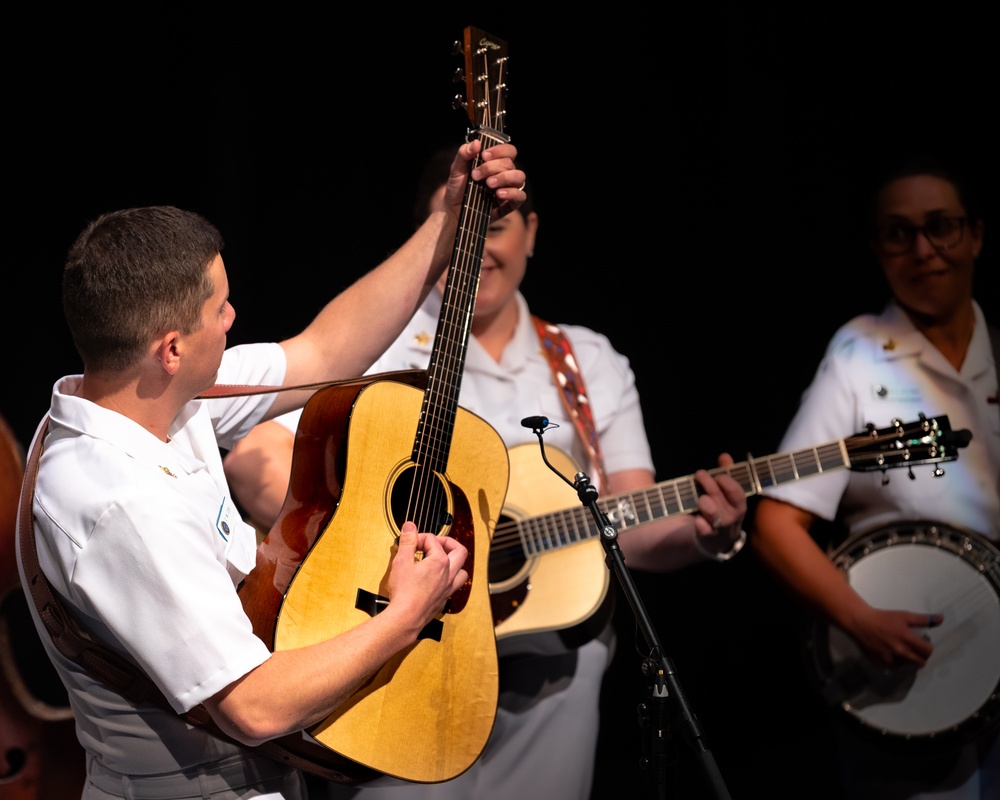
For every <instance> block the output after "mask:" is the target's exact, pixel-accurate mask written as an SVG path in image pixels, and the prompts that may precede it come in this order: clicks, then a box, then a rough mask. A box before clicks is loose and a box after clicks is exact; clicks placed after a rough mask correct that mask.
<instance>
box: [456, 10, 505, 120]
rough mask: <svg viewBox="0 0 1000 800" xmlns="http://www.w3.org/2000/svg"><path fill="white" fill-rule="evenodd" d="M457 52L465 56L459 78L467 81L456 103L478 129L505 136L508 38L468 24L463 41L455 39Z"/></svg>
mask: <svg viewBox="0 0 1000 800" xmlns="http://www.w3.org/2000/svg"><path fill="white" fill-rule="evenodd" d="M455 51H456V54H459V55H463V56H464V57H465V61H464V65H463V67H462V68H461V69H459V70H458V72H456V76H455V80H456V82H464V84H465V97H464V98H463V97H462V96H461V95H459V96H458V97H456V98H455V106H456V107H461V108H464V109H465V112H466V114H467V115H468V117H469V123H470V124H471V126H472V128H473V129H474V130H488V131H490V132H492V133H493V134H499V135H500V138H503V139H506V138H508V137H506V136H503V133H504V128H505V124H506V117H507V80H508V67H507V65H508V62H509V60H510V59H509V56H508V54H507V42H505V41H504V40H503V39H498V38H497V37H496V36H491V35H490V34H488V33H486V32H485V31H482V30H480V29H479V28H473V27H468V28H466V29H465V31H464V34H463V41H462V42H461V43H459V42H456V43H455Z"/></svg>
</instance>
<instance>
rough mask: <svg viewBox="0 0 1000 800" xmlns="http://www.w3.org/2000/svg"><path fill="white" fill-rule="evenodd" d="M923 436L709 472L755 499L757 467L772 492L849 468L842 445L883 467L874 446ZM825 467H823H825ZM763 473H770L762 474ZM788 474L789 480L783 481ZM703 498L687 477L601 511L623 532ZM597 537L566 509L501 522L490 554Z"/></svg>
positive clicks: (895, 457)
mask: <svg viewBox="0 0 1000 800" xmlns="http://www.w3.org/2000/svg"><path fill="white" fill-rule="evenodd" d="M923 431H924V428H923V426H922V425H920V426H916V427H912V428H903V429H900V430H899V431H898V432H897V430H896V429H884V430H882V431H878V432H877V433H878V434H879V436H878V437H873V436H871V435H858V436H854V437H849V438H848V439H844V440H842V441H836V442H830V443H828V444H824V445H819V446H817V447H813V448H804V449H802V450H796V451H792V452H788V453H779V454H776V455H772V456H765V457H762V458H756V459H751V461H744V462H741V463H735V464H732V465H730V466H729V467H716V468H713V469H710V470H708V472H709V474H711V475H713V476H715V475H720V474H726V475H730V476H731V477H734V478H735V479H736V480H737V482H739V483H741V485H743V487H744V491H746V493H747V496H748V497H749V496H752V495H755V494H757V493H758V492H757V489H756V487H755V486H754V485H752V484H753V481H752V479H751V476H750V473H751V466H750V465H751V463H752V464H753V472H754V473H756V474H758V475H766V476H768V480H767V486H771V485H780V484H782V483H786V482H789V481H796V480H801V479H804V478H808V477H813V476H819V475H822V474H823V472H824V471H826V472H829V471H830V469H831V464H829V463H824V462H828V461H829V458H830V457H831V456H832V455H833V454H835V455H836V458H837V463H836V464H834V465H832V466H833V467H834V468H841V467H844V466H848V465H847V464H845V463H844V461H843V458H842V457H841V456H840V446H841V444H843V447H844V450H846V451H847V452H848V453H851V454H853V455H852V457H851V459H850V463H852V464H854V465H855V466H860V465H862V464H864V465H865V466H877V465H878V460H879V459H880V458H882V459H885V456H884V455H883V454H881V453H880V451H878V450H877V449H876V450H874V451H873V442H876V443H878V447H881V444H882V442H884V441H885V439H886V438H888V439H890V440H892V441H895V440H896V439H898V438H899V437H902V438H904V439H905V438H907V437H912V436H913V435H914V434H915V433H922V432H923ZM907 452H908V453H909V454H910V455H912V454H913V453H914V452H915V448H913V447H910V448H907V451H905V452H904V451H902V450H901V451H898V452H895V453H890V458H889V459H886V463H885V469H887V470H888V469H894V468H898V467H903V466H907V465H908V464H909V463H912V459H910V460H908V459H907V455H906V453H907ZM824 453H825V454H827V458H826V459H824V458H822V457H821V454H824ZM942 460H943V459H942ZM776 463H777V464H781V465H787V464H790V465H797V468H796V472H798V471H800V470H802V469H803V465H805V464H807V463H811V464H813V465H814V468H816V469H819V471H815V472H812V473H810V474H806V475H796V473H795V472H792V471H790V468H789V467H788V466H784V467H783V468H779V469H778V470H777V471H776V470H775V468H774V465H775V464H776ZM820 465H822V466H821V467H820ZM762 467H764V468H766V469H762ZM785 474H787V477H782V476H783V475H785ZM698 492H699V487H698V484H697V481H696V480H695V478H694V476H693V475H687V476H684V477H682V478H677V479H675V480H672V481H667V482H664V483H659V484H656V485H655V486H651V487H646V488H644V489H640V490H637V491H635V492H625V493H621V494H615V495H612V496H610V497H609V498H607V499H602V500H600V501H599V505H600V507H601V509H602V510H603V511H604V512H605V513H606V514H609V515H610V516H611V521H612V523H613V524H614V525H615V527H616V528H617V529H618V530H619V531H622V530H626V529H628V528H630V527H637V526H638V525H643V524H647V523H648V522H652V521H655V520H656V519H659V518H661V517H667V516H671V515H675V514H687V513H693V512H695V511H696V510H697V507H696V504H697V496H698ZM596 535H597V531H596V530H594V527H593V520H592V517H591V516H590V515H589V514H588V513H586V511H585V510H584V509H582V508H566V509H560V510H557V511H552V512H548V513H546V514H541V515H538V516H533V517H529V518H522V519H510V518H508V519H501V520H500V521H499V522H498V523H497V525H496V528H495V530H494V536H493V542H492V545H491V548H490V550H491V552H494V551H495V552H496V553H497V554H498V555H502V554H503V551H505V550H511V549H517V550H521V551H522V553H523V555H524V557H525V558H529V557H531V556H533V555H538V554H540V553H543V552H545V551H550V550H553V549H558V548H561V547H564V546H567V545H573V544H577V543H582V542H586V541H590V540H591V539H593V538H594V537H595V536H596Z"/></svg>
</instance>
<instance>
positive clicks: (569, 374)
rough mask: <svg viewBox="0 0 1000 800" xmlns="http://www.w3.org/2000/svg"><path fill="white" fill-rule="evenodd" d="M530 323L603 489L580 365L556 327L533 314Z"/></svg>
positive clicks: (603, 474)
mask: <svg viewBox="0 0 1000 800" xmlns="http://www.w3.org/2000/svg"><path fill="white" fill-rule="evenodd" d="M531 321H532V322H533V323H534V324H535V330H536V331H537V332H538V338H539V340H541V343H542V349H543V350H544V352H545V355H546V357H547V358H548V360H549V366H550V367H551V368H552V377H553V379H554V380H555V383H556V386H557V387H558V389H559V397H560V398H562V401H563V406H565V408H566V413H567V414H569V418H570V419H571V420H573V423H574V424H575V425H576V431H577V433H578V434H579V436H580V441H582V442H583V446H584V447H585V448H586V449H587V452H588V453H589V454H590V460H591V462H592V463H593V465H594V468H595V469H596V470H597V473H598V475H600V477H601V486H602V487H603V488H605V489H606V488H607V486H608V476H607V473H606V472H605V470H604V457H603V456H602V455H601V442H600V440H599V439H598V436H597V429H596V427H595V426H594V412H593V410H592V409H591V407H590V401H589V399H588V398H587V388H586V386H585V385H584V383H583V374H582V373H581V372H580V365H579V363H578V362H577V360H576V357H575V356H574V355H573V348H572V347H571V346H570V343H569V339H567V338H566V334H565V333H563V332H562V330H561V329H560V328H559V326H558V325H553V324H552V323H551V322H546V321H545V320H543V319H541V318H540V317H537V316H535V315H534V314H532V315H531Z"/></svg>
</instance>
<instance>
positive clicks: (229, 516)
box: [215, 497, 241, 542]
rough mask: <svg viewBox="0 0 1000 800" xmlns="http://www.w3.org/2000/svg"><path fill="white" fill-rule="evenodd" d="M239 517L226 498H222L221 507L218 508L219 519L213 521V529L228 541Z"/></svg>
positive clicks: (233, 506)
mask: <svg viewBox="0 0 1000 800" xmlns="http://www.w3.org/2000/svg"><path fill="white" fill-rule="evenodd" d="M240 519H241V518H240V515H239V513H238V512H237V511H236V506H235V505H233V503H232V501H231V500H230V499H229V498H228V497H223V498H222V505H221V506H219V518H218V519H217V520H216V521H215V528H216V530H217V531H218V532H219V535H220V536H221V537H222V538H223V539H225V540H226V541H227V542H228V541H229V536H230V534H231V533H232V532H233V531H235V530H236V526H237V523H238V522H239V521H240Z"/></svg>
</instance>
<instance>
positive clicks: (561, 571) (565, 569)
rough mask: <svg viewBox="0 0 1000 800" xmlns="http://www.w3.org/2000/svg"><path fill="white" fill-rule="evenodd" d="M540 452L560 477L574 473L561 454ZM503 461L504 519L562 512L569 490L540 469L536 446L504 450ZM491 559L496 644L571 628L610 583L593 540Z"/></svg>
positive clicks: (497, 553)
mask: <svg viewBox="0 0 1000 800" xmlns="http://www.w3.org/2000/svg"><path fill="white" fill-rule="evenodd" d="M545 453H546V457H547V458H548V460H549V462H550V463H551V464H552V465H553V466H554V467H555V468H556V469H557V470H559V472H561V473H562V474H563V475H574V474H575V473H576V472H578V471H579V466H578V465H577V464H576V462H575V461H574V460H573V459H572V458H571V457H570V456H569V455H568V454H566V453H564V452H563V451H562V450H559V449H558V448H554V447H550V448H546V451H545ZM508 457H509V459H510V485H509V487H508V489H507V501H506V504H505V505H504V509H503V513H504V515H505V516H507V517H510V518H511V519H514V520H526V519H529V518H532V517H535V516H537V515H539V514H546V513H548V512H552V511H559V510H561V509H565V508H567V502H566V501H567V500H568V499H572V498H573V490H572V489H571V488H570V487H569V486H567V485H566V483H565V481H563V480H562V478H560V477H559V476H558V475H556V474H555V473H554V472H552V470H550V469H549V468H548V467H546V466H545V464H544V462H543V461H542V458H541V455H540V452H539V449H538V445H535V444H520V445H515V446H514V447H511V448H510V449H509V450H508ZM588 513H589V512H588ZM595 524H596V523H595ZM514 550H517V556H519V557H520V558H518V560H517V562H516V563H513V562H511V560H510V559H511V558H513V557H514V555H513V551H514ZM490 560H491V566H490V575H491V583H490V595H491V598H490V599H491V602H492V604H493V616H494V620H495V623H496V636H497V639H502V638H506V637H509V636H516V635H519V634H525V633H538V632H540V631H549V630H563V629H566V628H571V627H575V626H576V625H579V624H581V623H583V622H584V621H586V620H587V619H589V618H590V616H591V615H592V614H593V613H594V612H595V611H597V609H598V608H599V607H600V606H601V603H602V602H603V601H604V598H605V597H606V596H607V593H608V588H609V586H610V584H611V572H610V570H609V569H608V567H607V565H606V564H605V563H604V547H603V546H602V545H601V541H600V539H599V538H598V537H594V538H591V539H588V540H585V541H581V542H579V543H578V544H576V545H575V546H573V547H562V548H558V549H554V550H550V551H548V552H545V553H543V554H539V555H535V556H531V557H524V549H523V548H495V549H494V550H493V551H491V553H490ZM515 612H516V613H515Z"/></svg>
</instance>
